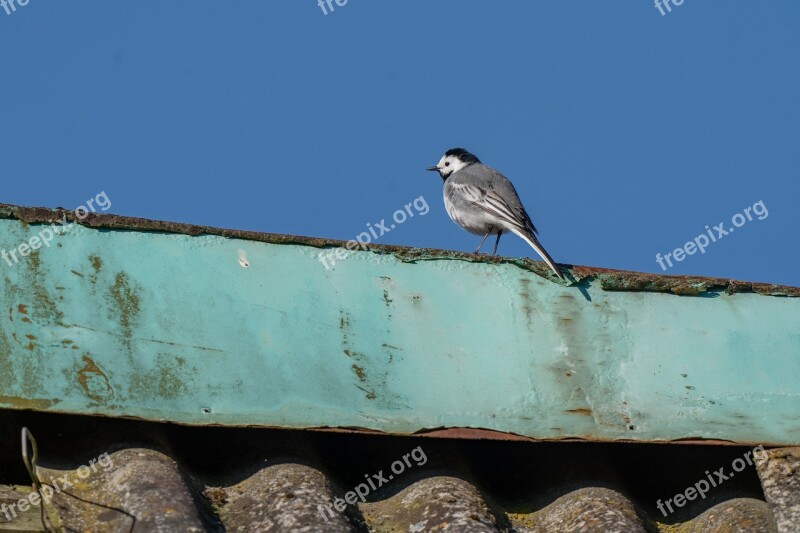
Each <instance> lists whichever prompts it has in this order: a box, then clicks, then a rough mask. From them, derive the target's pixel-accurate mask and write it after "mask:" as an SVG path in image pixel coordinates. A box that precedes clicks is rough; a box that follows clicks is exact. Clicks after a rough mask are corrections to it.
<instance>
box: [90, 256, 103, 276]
mask: <svg viewBox="0 0 800 533" xmlns="http://www.w3.org/2000/svg"><path fill="white" fill-rule="evenodd" d="M89 263H91V265H92V268H93V269H94V271H95V272H100V270H101V269H102V268H103V260H102V259H100V258H99V257H98V256H96V255H90V256H89Z"/></svg>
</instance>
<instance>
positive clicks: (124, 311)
mask: <svg viewBox="0 0 800 533" xmlns="http://www.w3.org/2000/svg"><path fill="white" fill-rule="evenodd" d="M109 292H110V294H111V299H112V300H113V302H114V304H115V305H114V306H112V307H113V308H114V309H113V311H114V312H111V311H110V312H111V318H113V319H115V320H117V321H118V322H119V325H120V327H121V328H122V337H123V342H124V343H125V346H126V347H127V348H128V351H129V352H130V351H131V349H132V341H133V324H134V323H135V322H136V320H137V319H138V318H139V310H140V306H139V296H138V295H137V294H136V292H135V291H134V290H133V288H132V286H131V282H130V280H129V279H128V275H127V274H125V272H118V273H117V275H116V276H115V277H114V285H112V286H111V288H110V289H109Z"/></svg>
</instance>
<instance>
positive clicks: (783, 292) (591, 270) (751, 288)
mask: <svg viewBox="0 0 800 533" xmlns="http://www.w3.org/2000/svg"><path fill="white" fill-rule="evenodd" d="M0 218H4V219H16V220H19V221H21V222H23V223H26V224H42V223H53V222H56V221H59V220H64V219H66V220H67V221H70V222H74V223H76V224H80V225H81V226H85V227H88V228H104V229H115V230H120V231H144V232H147V231H151V232H159V233H176V234H182V235H190V236H198V235H217V236H220V237H225V238H230V239H244V240H250V241H258V242H266V243H271V244H301V245H305V246H312V247H316V248H330V247H340V246H344V245H345V244H346V243H347V241H342V240H338V239H326V238H320V237H304V236H297V235H283V234H278V233H262V232H257V231H244V230H232V229H224V228H216V227H212V226H199V225H194V224H185V223H180V222H166V221H161V220H150V219H145V218H135V217H126V216H121V215H112V214H97V213H88V215H87V216H86V217H85V218H83V219H80V218H78V217H77V216H76V215H75V213H74V212H73V211H70V210H67V209H64V208H61V207H59V208H55V209H51V208H47V207H24V206H16V205H10V204H2V203H0ZM367 249H368V250H369V251H371V252H376V253H386V254H393V255H394V256H395V257H397V258H398V259H399V260H401V261H403V262H409V263H413V262H416V261H425V260H458V261H468V262H474V263H497V264H499V263H508V264H513V265H516V266H518V267H520V268H523V269H525V270H528V271H531V272H533V273H535V274H538V275H540V276H542V277H545V278H547V279H550V280H553V281H554V282H555V281H557V280H556V278H555V276H553V275H552V273H551V272H550V269H549V268H548V267H547V265H546V264H545V263H544V262H541V261H533V260H530V259H527V258H509V257H488V256H485V255H474V254H468V253H463V252H457V251H453V250H441V249H435V248H414V247H409V246H394V245H386V244H370V245H369V246H368V247H367ZM564 266H567V267H568V268H569V270H570V273H571V277H572V283H574V284H577V285H584V286H585V284H587V282H589V281H597V282H599V284H600V287H601V288H602V289H603V290H605V291H622V292H656V293H668V294H674V295H678V296H698V295H702V294H706V293H711V292H725V293H727V294H736V293H755V294H760V295H763V296H777V297H789V298H798V297H800V287H791V286H788V285H775V284H770V283H753V282H747V281H738V280H732V279H727V278H711V277H702V276H674V275H661V274H649V273H644V272H632V271H627V270H615V269H607V268H598V267H587V266H577V265H564Z"/></svg>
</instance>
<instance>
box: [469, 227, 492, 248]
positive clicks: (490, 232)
mask: <svg viewBox="0 0 800 533" xmlns="http://www.w3.org/2000/svg"><path fill="white" fill-rule="evenodd" d="M493 230H494V228H493V227H492V226H489V231H488V232H486V235H484V236H483V239H481V242H480V244H478V247H477V248H475V251H474V252H472V253H473V254H477V253H478V250H480V249H481V246H483V243H485V242H486V237H488V236H489V235H491V234H492V231H493Z"/></svg>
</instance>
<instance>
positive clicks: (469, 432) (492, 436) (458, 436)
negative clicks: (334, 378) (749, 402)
mask: <svg viewBox="0 0 800 533" xmlns="http://www.w3.org/2000/svg"><path fill="white" fill-rule="evenodd" d="M4 411H13V412H37V413H49V414H53V415H60V416H90V417H94V418H108V419H112V420H130V421H133V422H147V423H153V424H171V425H174V426H181V427H189V428H222V429H224V428H228V429H269V430H281V431H309V432H314V433H341V434H346V435H372V436H383V437H408V438H412V437H423V438H430V439H451V440H490V441H505V442H531V443H537V442H551V443H570V442H575V443H595V444H686V445H691V446H764V447H765V448H786V447H793V446H798V445H800V443H796V444H781V443H774V442H756V441H752V442H750V441H745V442H742V441H730V440H721V439H706V438H703V437H685V438H680V439H671V440H636V439H603V438H595V437H590V436H586V437H563V438H544V439H536V438H533V437H526V436H524V435H519V434H516V433H506V432H503V431H497V430H494V429H483V428H471V427H451V428H446V427H439V428H426V429H420V430H417V431H415V432H413V433H395V432H391V431H380V430H376V429H368V428H361V427H331V426H318V427H306V428H300V427H292V426H273V425H267V424H263V425H262V424H218V423H200V422H198V423H191V422H178V421H172V420H165V419H157V418H145V417H140V416H131V415H107V414H97V413H93V414H84V413H72V412H64V411H55V410H42V409H36V408H30V407H27V408H10V409H9V408H0V413H1V412H4Z"/></svg>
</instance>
